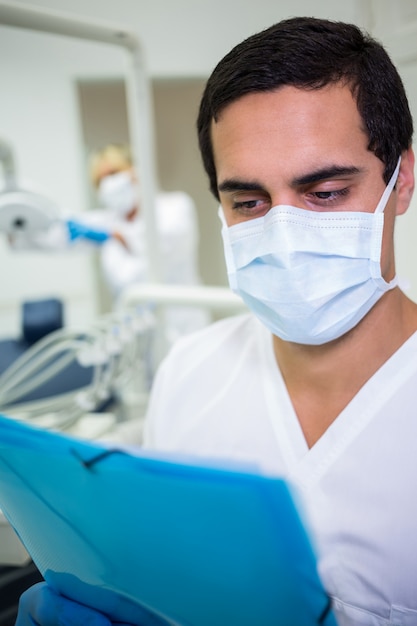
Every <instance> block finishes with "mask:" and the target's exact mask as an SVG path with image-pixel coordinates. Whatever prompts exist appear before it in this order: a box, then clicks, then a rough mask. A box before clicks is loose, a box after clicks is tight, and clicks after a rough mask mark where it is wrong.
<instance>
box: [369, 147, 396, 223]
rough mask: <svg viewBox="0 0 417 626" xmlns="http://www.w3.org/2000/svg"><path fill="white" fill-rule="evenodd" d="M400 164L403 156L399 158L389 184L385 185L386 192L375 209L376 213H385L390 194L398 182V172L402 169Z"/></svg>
mask: <svg viewBox="0 0 417 626" xmlns="http://www.w3.org/2000/svg"><path fill="white" fill-rule="evenodd" d="M400 165H401V156H400V157H399V159H398V163H397V166H396V168H395V170H394V172H393V174H392V176H391V178H390V181H389V183H388V185H387V186H386V187H385V191H384V193H383V194H382V196H381V200H380V201H379V202H378V206H377V207H376V209H375V213H383V212H384V209H385V207H386V205H387V202H388V198H389V197H390V195H391V193H392V190H393V189H394V187H395V184H396V182H397V179H398V174H399V171H400Z"/></svg>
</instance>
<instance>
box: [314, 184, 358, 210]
mask: <svg viewBox="0 0 417 626" xmlns="http://www.w3.org/2000/svg"><path fill="white" fill-rule="evenodd" d="M348 194H349V188H348V187H345V188H343V189H329V190H328V191H327V190H325V191H312V192H310V193H308V194H307V197H308V198H309V199H310V202H312V203H313V204H317V205H319V206H327V205H329V206H331V205H338V204H339V203H342V201H343V200H344V199H345V198H346V196H347V195H348Z"/></svg>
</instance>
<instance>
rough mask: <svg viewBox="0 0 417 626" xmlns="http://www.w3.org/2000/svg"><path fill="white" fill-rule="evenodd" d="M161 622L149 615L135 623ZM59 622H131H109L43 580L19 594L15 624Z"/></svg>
mask: <svg viewBox="0 0 417 626" xmlns="http://www.w3.org/2000/svg"><path fill="white" fill-rule="evenodd" d="M162 623H163V622H161V621H160V620H159V618H157V617H155V618H154V617H153V616H149V618H146V619H145V620H144V621H143V622H142V623H141V625H140V624H136V625H135V626H152V625H155V626H156V625H157V624H162ZM164 623H165V622H164ZM61 624H62V625H63V624H65V626H134V625H133V624H126V623H123V622H112V621H111V620H110V619H109V618H108V617H106V616H105V615H103V614H102V613H99V612H98V611H95V610H94V609H90V608H89V607H87V606H84V605H83V604H78V603H77V602H73V601H72V600H68V598H65V597H64V596H61V595H59V594H57V593H55V592H54V591H52V589H51V588H50V587H49V586H48V585H47V584H46V583H44V582H42V583H37V584H36V585H33V586H32V587H29V589H28V590H27V591H25V592H24V593H23V594H22V595H21V597H20V601H19V612H18V615H17V620H16V623H15V626H59V625H61Z"/></svg>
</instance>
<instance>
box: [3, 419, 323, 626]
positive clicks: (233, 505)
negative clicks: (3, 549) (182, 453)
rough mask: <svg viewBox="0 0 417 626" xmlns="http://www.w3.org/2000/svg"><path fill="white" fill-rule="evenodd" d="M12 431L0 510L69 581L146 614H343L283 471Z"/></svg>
mask: <svg viewBox="0 0 417 626" xmlns="http://www.w3.org/2000/svg"><path fill="white" fill-rule="evenodd" d="M0 442H1V443H0V508H1V509H2V510H3V512H4V514H5V515H6V517H7V518H8V520H9V521H10V523H11V524H12V526H13V527H14V528H15V530H16V532H17V533H18V534H19V536H20V537H21V539H22V541H23V543H24V545H25V547H26V549H27V550H28V552H29V553H30V555H31V556H32V558H33V560H34V562H35V564H36V565H37V567H38V568H39V570H40V571H41V573H42V575H43V576H44V578H45V580H46V582H47V583H48V585H49V586H50V587H51V589H53V590H54V591H56V592H57V593H59V594H62V595H64V596H66V597H67V598H71V599H72V600H75V601H76V602H78V603H80V604H83V605H86V606H88V607H91V608H93V609H95V610H97V611H99V612H101V613H103V614H104V615H107V616H108V617H109V618H110V620H112V621H114V622H117V621H118V622H126V623H131V624H138V625H141V623H142V622H141V620H143V616H144V614H145V615H149V614H150V615H155V616H156V617H159V618H160V620H162V622H161V623H164V621H165V623H167V624H176V625H181V626H226V625H227V626H255V625H256V626H280V625H282V626H304V625H305V626H312V625H314V624H326V626H327V625H328V626H330V625H334V624H335V621H334V618H333V615H332V614H331V612H330V610H329V599H328V597H327V595H326V593H325V591H324V589H323V586H322V584H321V581H320V579H319V577H318V574H317V568H316V560H315V555H314V553H313V550H312V547H311V544H310V541H309V538H308V536H307V534H306V532H305V529H304V527H303V525H302V522H301V520H300V517H299V515H298V512H297V509H296V507H295V505H294V502H293V499H292V496H291V492H290V490H289V488H288V486H287V484H286V483H285V482H284V481H283V480H280V479H275V478H267V477H264V476H262V475H260V474H257V473H254V472H249V471H236V470H235V471H232V469H231V468H228V469H224V468H221V467H215V466H203V465H201V464H197V462H195V463H194V461H193V464H191V463H190V460H188V461H184V460H180V459H175V460H174V459H173V458H167V457H165V458H164V457H163V456H162V455H161V456H159V455H150V454H149V453H146V452H141V451H138V453H137V454H135V453H131V452H128V451H126V450H119V449H111V448H108V447H106V446H104V445H100V444H97V443H87V442H85V441H81V440H77V439H75V438H72V437H67V436H65V435H62V434H58V433H52V432H47V431H44V430H40V429H37V428H34V427H31V426H28V425H25V424H23V423H19V422H15V421H13V420H10V419H8V418H5V417H0ZM199 463H201V461H200V462H199Z"/></svg>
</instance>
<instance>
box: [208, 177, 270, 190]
mask: <svg viewBox="0 0 417 626" xmlns="http://www.w3.org/2000/svg"><path fill="white" fill-rule="evenodd" d="M217 189H218V190H219V191H222V192H228V191H229V192H230V191H265V187H263V185H261V184H260V183H258V182H256V181H243V180H239V179H238V178H228V179H226V180H224V181H223V182H222V183H220V185H219V186H218V188H217Z"/></svg>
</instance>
